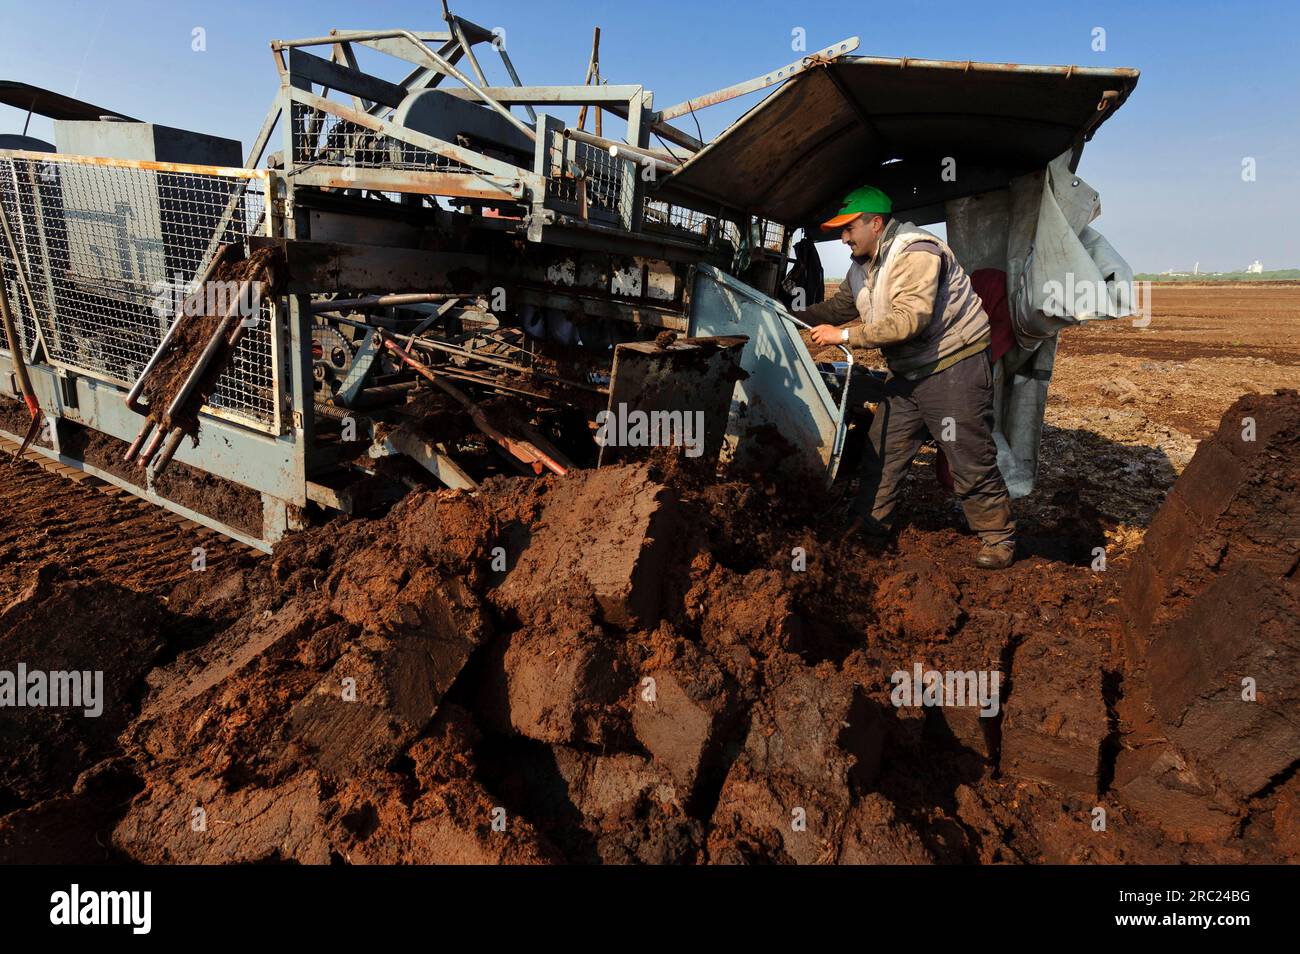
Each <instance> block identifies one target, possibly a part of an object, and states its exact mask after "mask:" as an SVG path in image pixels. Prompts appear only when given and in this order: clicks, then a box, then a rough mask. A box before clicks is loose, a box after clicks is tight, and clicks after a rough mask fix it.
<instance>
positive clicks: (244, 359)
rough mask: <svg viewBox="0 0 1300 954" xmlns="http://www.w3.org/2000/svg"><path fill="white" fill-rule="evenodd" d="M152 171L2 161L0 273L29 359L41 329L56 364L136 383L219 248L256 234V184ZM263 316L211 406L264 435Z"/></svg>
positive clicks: (270, 384) (5, 157)
mask: <svg viewBox="0 0 1300 954" xmlns="http://www.w3.org/2000/svg"><path fill="white" fill-rule="evenodd" d="M158 165H159V168H149V167H143V164H126V163H116V162H104V161H98V160H93V159H86V158H79V157H66V156H58V157H54V156H51V157H50V158H48V159H38V158H30V157H20V156H15V155H13V154H12V153H5V152H0V202H3V203H4V209H5V213H6V215H7V217H8V219H9V224H10V227H11V230H12V232H13V237H14V241H15V244H16V245H17V252H18V254H17V261H15V257H14V254H13V252H12V251H11V249H10V248H9V246H8V243H7V241H0V268H2V269H3V275H4V280H5V282H6V289H7V290H8V293H9V300H10V303H11V304H12V305H13V307H14V310H15V312H16V313H17V315H18V323H19V326H20V328H21V329H22V334H23V336H24V347H25V348H26V349H27V350H28V352H29V353H30V350H31V345H32V342H33V337H34V328H35V327H36V326H37V325H39V328H40V333H41V336H42V338H43V339H44V345H45V348H46V351H47V353H48V355H49V358H50V360H51V362H52V363H55V364H61V365H64V366H67V367H68V368H70V369H73V370H75V371H77V372H79V373H82V374H86V375H88V376H91V377H97V378H100V379H103V380H106V381H110V382H112V383H114V384H118V385H122V386H126V387H129V386H131V385H132V384H134V382H135V380H136V379H137V378H138V377H139V375H140V373H141V371H143V369H144V367H145V365H146V363H147V362H148V361H149V358H150V357H151V356H152V355H153V353H154V351H155V350H156V349H157V347H158V344H159V343H160V342H161V341H162V338H163V335H164V334H166V332H167V329H168V328H169V327H170V326H171V323H172V321H173V320H174V318H175V315H176V307H175V306H176V304H177V303H178V302H179V300H180V298H181V297H183V294H184V289H185V287H186V286H187V285H189V284H190V283H192V282H193V280H194V279H195V277H196V276H197V275H199V274H200V273H201V272H202V271H203V270H205V268H206V266H207V264H208V263H209V262H210V261H211V257H212V255H213V254H215V252H216V250H217V248H218V247H219V245H220V244H222V243H228V242H236V241H241V240H242V239H243V238H244V236H246V235H249V234H254V233H256V232H258V231H259V226H260V223H261V221H262V216H263V210H264V208H265V196H264V194H263V180H261V179H260V178H252V179H250V178H246V177H239V176H233V175H221V174H215V173H212V172H210V171H203V172H197V171H186V169H187V167H183V166H170V165H165V164H158ZM18 266H21V268H22V271H23V274H24V275H25V276H26V279H27V282H26V284H27V287H28V288H29V289H30V292H31V301H29V300H28V298H27V294H26V292H25V291H24V289H23V285H22V283H20V282H19V280H18ZM263 307H264V317H266V318H267V319H268V320H266V321H263V322H260V323H259V324H258V325H256V326H255V327H252V328H249V329H248V331H247V332H246V333H245V335H244V338H243V340H242V342H241V343H240V345H239V347H238V348H237V349H236V353H235V356H234V358H233V360H232V363H231V366H230V367H229V368H228V369H227V370H226V371H225V373H223V374H222V376H221V378H220V379H219V380H218V382H217V387H216V390H215V391H214V393H213V395H212V397H211V399H210V400H209V403H208V409H209V410H210V411H212V412H213V413H218V414H221V415H222V416H228V417H233V418H236V419H238V420H240V421H241V422H242V423H248V424H251V425H253V426H256V427H258V428H259V429H262V430H270V429H273V427H274V424H275V421H276V413H275V411H276V389H275V380H274V372H273V361H272V349H271V327H272V323H271V321H270V315H271V312H270V311H268V310H267V309H268V308H269V307H270V306H269V304H266V305H264V306H263ZM34 323H35V324H34Z"/></svg>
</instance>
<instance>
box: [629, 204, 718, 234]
mask: <svg viewBox="0 0 1300 954" xmlns="http://www.w3.org/2000/svg"><path fill="white" fill-rule="evenodd" d="M644 209H645V215H644V220H645V223H646V225H649V226H660V227H663V228H666V229H671V230H672V231H674V232H676V233H678V235H679V237H681V238H686V239H694V240H696V241H698V242H700V243H701V244H706V243H708V242H709V241H711V240H712V238H713V236H714V235H715V234H717V230H718V219H717V217H716V216H712V215H706V214H705V213H703V212H697V211H695V210H694V209H687V208H685V207H683V206H680V205H670V204H669V203H667V202H663V201H660V200H658V199H652V198H650V197H649V196H646V199H645V206H644Z"/></svg>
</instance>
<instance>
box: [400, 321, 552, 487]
mask: <svg viewBox="0 0 1300 954" xmlns="http://www.w3.org/2000/svg"><path fill="white" fill-rule="evenodd" d="M380 336H381V338H382V340H383V342H384V347H385V348H387V349H388V350H389V351H391V352H392V353H393V354H394V355H396V356H397V359H398V360H399V361H401V362H402V363H403V364H406V365H408V366H409V367H410V368H411V370H413V371H414V372H415V373H416V374H418V375H420V376H421V377H422V378H425V379H426V380H428V381H429V382H430V383H431V384H433V385H434V386H435V387H437V388H439V389H441V390H442V391H444V392H445V393H446V394H447V395H449V396H450V397H451V398H452V399H453V400H455V401H456V402H457V403H458V404H460V406H461V407H463V408H464V409H465V411H466V413H468V414H469V416H470V420H472V421H473V422H474V426H475V427H477V428H478V429H479V430H480V431H482V432H483V434H484V435H486V436H487V437H489V438H490V439H491V440H493V441H495V442H496V443H497V444H499V445H500V446H501V447H503V448H505V450H506V451H507V452H508V453H509V454H510V455H511V456H512V457H514V458H515V459H517V460H520V461H523V462H524V463H525V464H530V465H532V466H533V467H534V469H538V465H541V466H543V467H545V468H546V469H547V470H549V471H551V472H552V473H555V474H559V475H560V476H561V477H563V476H564V475H565V474H566V473H568V470H567V469H566V468H565V467H564V466H563V465H562V464H560V463H558V462H557V461H555V460H553V459H552V458H551V457H550V456H549V455H547V454H545V453H544V452H542V451H541V450H539V449H538V448H537V447H536V446H535V445H534V444H532V443H531V442H529V441H517V440H515V439H514V438H512V437H510V436H508V435H506V434H503V433H502V432H501V431H499V430H497V429H496V427H494V426H493V425H492V423H491V422H490V421H488V419H487V416H486V415H485V414H484V413H483V409H482V408H481V407H479V406H478V405H477V404H475V403H474V401H473V400H471V399H470V397H469V395H467V394H466V393H465V392H464V391H462V390H461V389H460V388H458V387H456V386H455V385H454V384H452V383H451V382H450V381H446V380H444V379H442V378H441V377H439V376H438V375H437V374H435V373H434V372H433V371H432V370H431V369H430V368H428V367H427V366H426V365H425V364H424V363H423V362H420V361H417V360H416V359H415V358H413V357H411V356H410V355H409V354H407V353H406V352H405V351H403V350H402V349H401V348H400V347H398V345H397V342H396V341H394V340H393V339H392V338H390V337H389V336H388V335H386V334H384V332H382V331H381V332H380Z"/></svg>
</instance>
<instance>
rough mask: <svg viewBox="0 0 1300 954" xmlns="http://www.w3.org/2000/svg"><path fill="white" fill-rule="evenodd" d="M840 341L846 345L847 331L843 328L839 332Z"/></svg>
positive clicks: (847, 339)
mask: <svg viewBox="0 0 1300 954" xmlns="http://www.w3.org/2000/svg"><path fill="white" fill-rule="evenodd" d="M840 340H841V341H843V342H844V343H845V344H848V341H849V329H847V328H845V329H844V330H843V331H841V332H840Z"/></svg>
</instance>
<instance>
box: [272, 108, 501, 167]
mask: <svg viewBox="0 0 1300 954" xmlns="http://www.w3.org/2000/svg"><path fill="white" fill-rule="evenodd" d="M293 162H294V165H295V166H298V167H303V166H311V165H319V164H327V165H331V166H355V167H358V168H367V169H409V170H413V171H417V172H465V173H477V172H478V170H476V169H474V168H472V167H470V166H467V165H464V164H462V163H459V162H456V161H454V160H452V159H449V158H447V157H446V156H443V155H440V154H439V153H436V152H431V151H430V150H428V149H422V148H420V147H419V146H412V145H410V144H409V143H404V142H401V141H400V140H397V139H392V138H390V137H388V136H385V135H384V134H382V133H377V132H375V131H374V130H371V129H367V128H366V127H364V126H359V125H357V124H356V123H352V122H348V121H347V120H346V119H339V118H338V117H337V116H335V115H333V114H332V113H327V112H325V111H324V110H323V109H316V108H315V107H313V106H308V105H306V104H304V103H294V104H293Z"/></svg>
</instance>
